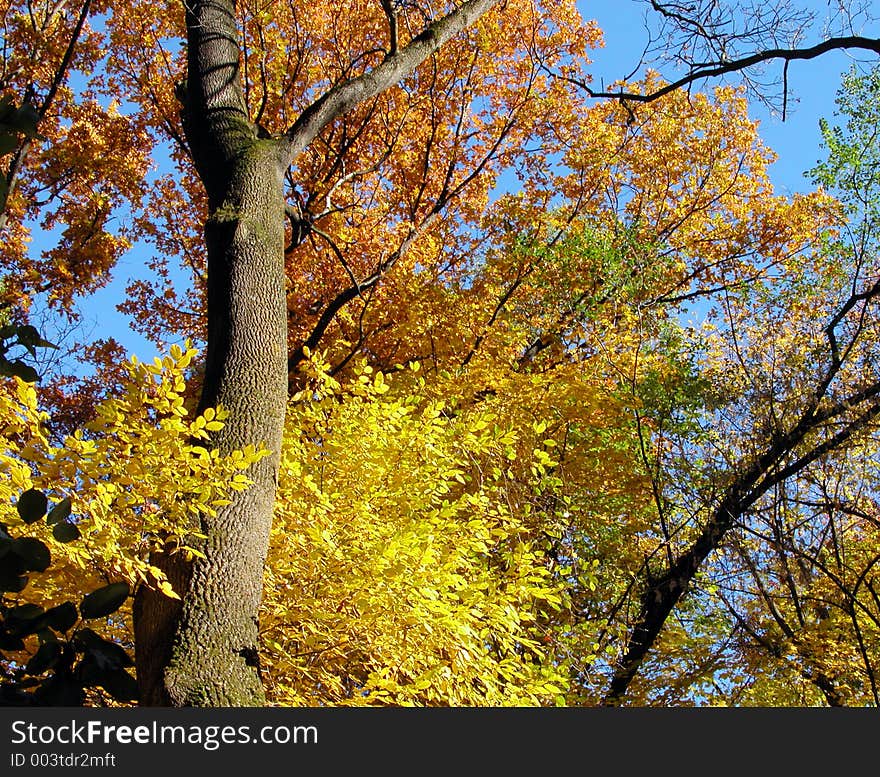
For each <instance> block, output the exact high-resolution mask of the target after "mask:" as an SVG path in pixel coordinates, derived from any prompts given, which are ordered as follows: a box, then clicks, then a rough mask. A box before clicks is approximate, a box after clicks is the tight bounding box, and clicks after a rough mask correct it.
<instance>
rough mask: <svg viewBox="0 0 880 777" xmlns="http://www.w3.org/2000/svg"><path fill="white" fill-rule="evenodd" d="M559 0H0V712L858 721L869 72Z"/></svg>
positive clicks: (878, 655)
mask: <svg viewBox="0 0 880 777" xmlns="http://www.w3.org/2000/svg"><path fill="white" fill-rule="evenodd" d="M583 5H584V4H580V6H579V5H578V4H576V3H575V2H574V1H573V0H566V1H565V2H546V3H545V2H541V1H540V0H505V1H504V2H498V0H468V1H467V2H448V3H444V2H436V3H428V2H409V1H407V2H401V3H397V2H385V1H384V0H382V2H373V1H367V0H348V1H347V2H343V3H335V4H323V5H322V4H320V3H318V4H315V3H311V4H304V3H300V2H297V1H296V0H291V2H288V3H286V4H285V3H279V2H271V3H268V4H267V3H262V4H261V3H256V2H252V0H242V1H240V2H236V3H232V2H231V1H230V0H213V1H212V2H207V0H205V1H202V0H196V2H194V3H192V4H189V5H185V4H176V3H171V4H168V5H167V6H164V7H162V8H157V7H156V6H155V4H145V3H142V2H140V1H139V0H127V2H125V3H118V4H117V3H103V2H95V1H94V0H84V2H82V3H80V4H73V5H70V4H68V3H64V2H54V0H39V1H35V0H3V11H4V12H3V17H2V18H3V22H2V25H3V27H2V29H3V32H2V34H3V40H4V47H3V49H2V51H0V154H2V156H0V166H2V173H3V176H2V187H0V208H2V222H0V229H2V231H3V241H2V244H0V273H2V276H0V315H2V317H3V320H2V321H0V375H3V377H2V378H0V461H2V463H3V467H2V469H0V592H2V598H0V682H2V684H3V689H4V696H3V698H4V699H8V700H10V703H34V704H46V703H66V704H70V703H74V704H98V703H102V704H108V703H109V704H130V703H137V702H138V701H139V702H140V703H141V704H170V705H188V706H193V705H209V706H240V705H255V704H256V705H259V704H265V703H273V704H279V705H291V706H299V705H311V706H324V705H379V706H381V705H395V706H401V705H402V706H411V705H412V706H426V705H433V706H450V705H451V706H496V705H498V706H500V705H519V706H523V705H529V706H531V705H541V706H555V705H585V706H592V705H603V704H604V705H635V706H642V705H645V706H647V705H658V706H684V705H716V706H748V705H760V706H804V705H831V706H847V705H854V706H866V705H878V704H880V695H878V694H880V690H878V682H880V678H878V675H877V672H878V669H877V664H878V661H880V570H878V566H877V565H878V562H880V533H878V530H880V515H878V499H880V496H878V494H877V489H876V487H875V483H876V482H877V477H876V475H877V472H876V467H877V461H878V456H877V449H876V448H875V447H874V446H875V445H877V443H878V440H880V437H878V434H880V429H878V417H880V373H878V367H877V365H878V352H877V351H878V348H880V330H878V318H877V315H876V302H877V300H878V298H880V266H878V245H880V232H878V229H880V205H878V202H880V200H878V197H880V191H878V185H880V177H878V173H877V159H878V156H880V145H878V141H877V136H876V125H877V118H878V114H880V70H877V69H871V68H869V67H862V68H853V70H852V71H851V72H850V73H849V74H848V75H847V77H846V78H845V79H844V82H843V84H842V85H841V90H840V92H839V94H838V101H837V110H836V112H835V113H834V114H833V115H829V117H828V119H827V120H826V121H825V122H823V125H822V134H823V138H824V148H823V149H821V150H820V153H821V157H822V158H821V160H820V161H819V162H818V163H817V164H816V166H815V167H814V168H813V170H812V171H811V176H812V180H813V182H814V185H815V189H814V191H812V192H810V193H808V194H798V195H793V196H786V195H781V194H778V193H777V192H775V191H774V189H773V186H772V185H771V182H770V179H769V176H768V167H769V165H770V164H771V163H772V161H773V160H774V158H775V154H774V151H773V150H772V149H770V148H768V147H767V146H766V145H765V144H764V142H763V141H762V139H761V136H760V128H759V126H758V124H757V122H756V121H755V120H754V119H753V118H752V117H751V116H750V113H749V102H748V99H747V98H748V95H749V91H748V88H747V87H754V86H755V84H754V82H748V83H747V84H746V85H745V86H736V85H732V84H706V85H705V88H701V90H699V91H698V90H697V89H696V88H692V89H690V90H686V89H682V88H679V87H681V86H682V85H687V84H689V83H692V82H695V81H696V80H697V79H699V78H702V77H703V76H706V75H713V74H715V71H716V70H718V68H719V67H720V68H723V71H722V72H725V73H727V72H735V71H737V70H741V69H743V68H746V67H749V66H751V65H752V64H754V62H760V61H765V60H769V59H772V58H773V56H781V55H779V52H780V51H783V52H791V51H794V48H791V47H790V46H788V47H786V46H787V45H788V44H785V45H783V43H784V42H783V41H781V40H777V41H776V45H775V46H773V47H768V46H763V47H759V48H758V49H757V51H758V52H759V54H760V55H755V56H757V57H758V58H757V59H755V60H754V62H753V61H752V60H751V59H750V58H749V57H750V56H752V55H751V54H749V53H748V51H744V50H742V49H741V48H736V47H739V46H742V45H745V44H746V43H748V45H751V42H754V40H758V39H759V36H758V33H759V32H760V29H763V30H764V33H767V32H768V28H767V27H766V24H765V25H764V27H763V28H761V24H764V22H762V21H761V20H763V19H764V17H762V16H761V17H760V18H757V17H756V18H757V21H755V20H753V21H754V22H755V24H756V25H757V27H756V28H755V30H754V33H755V36H757V37H753V38H748V36H745V35H743V36H739V35H738V33H737V32H736V30H737V29H740V28H739V27H737V25H738V24H741V23H742V21H743V17H742V16H741V15H738V14H735V15H734V16H724V15H721V16H718V15H716V11H717V8H715V6H719V4H711V5H712V6H713V9H715V10H713V12H712V14H710V15H709V17H707V18H708V21H706V23H705V25H704V26H703V27H698V26H695V23H694V22H695V19H696V18H698V15H697V14H696V11H694V9H693V8H691V9H690V10H688V9H687V8H682V7H680V4H677V3H674V4H665V3H664V4H661V3H651V4H650V5H651V6H653V8H654V10H655V11H657V12H658V13H659V14H660V16H661V17H662V18H663V19H664V20H666V22H667V24H671V25H673V27H674V30H675V31H676V34H677V35H679V36H685V38H686V39H687V40H689V41H690V43H689V44H688V46H686V47H684V48H683V49H682V52H684V54H686V55H687V56H688V57H690V59H688V60H687V61H688V62H690V65H689V68H690V69H689V70H686V73H685V76H684V78H683V80H680V82H679V81H677V80H676V78H664V77H662V76H661V75H660V74H659V73H658V72H656V71H653V70H648V71H645V72H644V73H640V74H637V75H633V76H631V77H630V78H629V79H628V80H627V81H622V82H620V83H618V84H616V85H614V86H613V88H607V89H606V88H604V87H603V88H601V89H600V88H598V87H594V86H593V85H592V83H591V80H590V52H591V51H592V50H594V49H595V47H597V46H600V45H602V33H601V30H600V29H599V28H598V26H597V25H596V24H595V23H594V22H591V21H589V19H588V18H587V17H588V16H589V8H588V7H587V8H583V7H582V6H583ZM698 5H699V4H698ZM582 11H583V15H582ZM688 14H690V15H688ZM790 18H791V20H792V24H794V27H793V28H792V29H794V28H795V27H797V28H798V29H800V27H798V24H800V23H801V22H802V21H803V20H800V21H798V19H799V17H797V16H793V17H790ZM765 21H766V20H765ZM758 22H761V24H758ZM780 35H781V32H780ZM688 36H689V37H688ZM685 38H680V40H684V39H685ZM827 40H830V41H835V42H837V43H832V44H827V45H828V47H834V46H837V47H839V46H840V45H841V44H840V43H839V41H840V40H841V38H840V36H836V35H831V36H829V38H828V39H827ZM871 41H872V39H869V38H863V37H861V36H859V38H858V43H857V45H858V47H859V48H861V49H864V50H868V51H876V49H875V48H872V45H869V44H871ZM697 42H701V43H700V45H706V46H709V48H710V50H711V52H714V54H715V55H716V58H717V59H718V63H716V64H712V63H713V61H714V60H712V59H709V58H706V59H705V60H704V62H703V64H702V65H699V64H696V65H695V64H694V62H699V60H698V59H697V58H696V55H697V54H698V53H699V52H700V51H702V49H699V47H698V46H697ZM817 45H820V44H817ZM823 45H824V44H823ZM853 45H856V44H853ZM712 47H714V48H712ZM719 47H720V48H719ZM801 51H808V52H811V51H812V49H809V48H805V47H802V48H801ZM768 52H769V53H768ZM774 52H775V54H774ZM684 54H683V56H684ZM771 55H772V56H771ZM786 56H787V55H786ZM786 56H782V59H786ZM728 62H729V63H731V66H730V67H727V66H726V63H728ZM785 88H786V89H787V83H786V84H785ZM128 256H138V257H145V259H144V266H143V268H142V271H140V272H139V273H138V275H137V277H136V278H133V279H131V280H130V282H129V284H128V287H127V289H126V293H125V296H124V298H121V299H120V300H119V310H120V311H122V312H124V313H126V314H128V315H129V316H130V317H131V321H132V325H133V327H134V328H136V329H137V331H139V332H140V333H141V334H142V335H144V336H145V337H146V338H148V339H149V340H150V341H151V342H152V343H153V344H154V345H155V347H156V349H157V351H158V352H159V353H160V356H158V357H157V358H156V359H155V360H153V361H140V360H138V358H137V356H136V355H128V354H125V352H124V349H123V348H122V347H121V346H120V344H119V343H118V342H116V340H114V338H113V336H112V332H106V331H100V332H97V335H98V337H97V338H95V337H91V338H90V336H89V335H88V333H87V332H85V331H84V329H83V327H82V326H81V311H80V306H83V305H86V304H88V300H89V297H90V295H91V294H92V293H93V292H95V291H96V290H98V289H101V288H103V287H105V286H107V285H108V284H109V283H110V281H111V279H112V278H113V277H114V273H118V272H119V268H120V263H121V262H122V261H123V259H124V258H125V257H128ZM49 316H53V317H55V319H56V320H59V321H63V322H64V326H65V327H67V328H69V331H70V335H69V336H67V337H66V338H65V341H60V340H59V338H55V337H53V338H52V340H53V341H54V340H59V342H50V341H49V340H48V339H45V336H46V335H45V333H43V328H44V324H45V323H46V322H47V320H48V318H47V317H49ZM875 335H878V337H875ZM73 602H79V605H78V606H77V605H75V604H73ZM77 607H78V608H77Z"/></svg>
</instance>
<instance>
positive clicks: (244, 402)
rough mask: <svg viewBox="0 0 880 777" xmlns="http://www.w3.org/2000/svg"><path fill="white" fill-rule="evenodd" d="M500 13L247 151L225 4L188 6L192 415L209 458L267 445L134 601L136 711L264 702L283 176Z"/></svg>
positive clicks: (441, 35)
mask: <svg viewBox="0 0 880 777" xmlns="http://www.w3.org/2000/svg"><path fill="white" fill-rule="evenodd" d="M498 2H499V0H468V2H465V3H462V4H461V5H460V6H459V7H458V8H457V9H456V10H454V11H452V12H451V13H450V14H449V15H447V16H446V17H443V18H442V19H439V20H438V21H436V22H435V23H433V24H432V25H431V26H429V27H428V28H427V29H426V30H425V32H424V33H423V34H422V35H420V36H418V37H417V38H415V39H414V40H413V41H411V42H410V43H409V44H407V45H406V46H404V47H403V48H401V49H399V50H398V51H397V52H396V53H395V54H393V55H391V56H389V57H388V58H386V60H385V62H383V63H382V64H381V65H379V66H378V67H377V68H375V70H373V71H371V72H370V73H367V74H365V75H363V76H360V77H358V78H354V79H351V80H350V81H347V82H345V83H343V84H340V85H339V86H337V87H336V88H334V89H331V90H330V91H329V92H328V93H327V94H326V95H325V96H324V97H322V98H320V99H318V100H317V101H316V102H315V103H314V105H313V106H311V108H309V109H307V110H306V111H305V112H304V113H303V115H302V117H301V119H300V120H299V121H298V122H296V123H295V124H294V126H293V127H291V129H290V130H289V131H288V132H287V133H286V134H285V135H284V136H282V137H280V138H277V139H259V138H258V137H257V133H256V130H255V128H254V127H253V125H252V124H251V123H250V121H249V119H248V115H247V110H246V106H245V101H244V95H243V91H242V86H241V79H240V73H239V42H238V30H237V28H236V24H235V11H234V5H233V2H232V0H191V2H189V3H188V4H187V6H186V9H187V10H186V19H187V44H188V49H187V51H188V79H187V85H186V89H185V94H184V95H183V97H184V114H183V115H184V127H185V131H186V135H187V141H188V144H189V147H190V150H191V152H192V156H193V161H194V163H195V166H196V170H197V172H198V174H199V177H200V178H201V180H202V183H203V184H204V187H205V191H206V193H207V196H208V206H209V211H210V216H209V218H208V222H207V224H206V225H205V242H206V246H207V251H208V279H207V288H208V350H207V355H206V367H205V379H204V384H203V391H202V397H201V401H200V408H202V409H203V408H207V407H214V406H216V405H218V404H219V405H222V406H223V407H224V408H225V409H226V410H228V411H229V417H228V419H227V421H226V424H225V426H224V428H223V430H222V431H220V432H218V433H216V434H215V435H214V437H213V438H212V440H211V444H212V445H213V446H214V447H215V448H217V449H218V450H220V451H221V452H229V451H232V450H235V449H239V448H243V447H244V446H246V445H254V446H261V445H262V446H266V447H267V448H268V449H269V451H270V452H271V455H269V456H267V457H266V458H264V459H262V460H261V461H259V462H258V463H256V464H255V465H254V466H253V467H251V469H250V470H249V472H248V475H249V477H250V478H251V480H252V481H253V484H252V485H251V486H250V487H249V488H248V489H247V490H246V491H243V492H235V493H233V494H231V495H230V499H231V504H229V505H228V506H227V507H224V508H223V509H222V510H220V511H219V513H218V515H217V516H216V517H214V518H211V519H205V520H204V521H203V522H202V525H201V527H200V529H201V532H202V533H203V534H204V535H206V537H207V539H205V540H204V542H203V543H202V544H201V545H200V549H201V551H202V552H203V553H204V558H200V559H198V560H196V561H195V562H194V563H193V564H192V565H188V564H183V563H181V561H180V557H179V556H174V555H171V556H166V557H165V558H163V559H160V560H159V561H158V562H157V563H158V564H159V566H161V567H162V568H165V569H166V570H168V573H169V576H170V577H171V579H172V583H173V584H175V587H176V589H178V590H179V592H180V593H181V595H182V603H181V604H175V603H169V601H168V600H166V599H164V598H163V597H161V596H158V595H156V594H155V593H153V592H150V591H148V590H146V589H143V590H142V591H140V592H139V594H138V596H137V598H136V602H135V619H136V622H135V635H136V644H135V652H136V657H137V659H136V662H137V668H138V683H139V685H140V689H141V698H142V703H143V704H170V705H174V706H230V707H237V706H252V705H260V704H263V703H264V702H265V696H264V692H263V688H262V683H261V680H260V671H259V645H258V621H257V617H258V612H259V607H260V599H261V594H262V586H263V567H264V564H265V560H266V554H267V551H268V544H269V532H270V528H271V522H272V512H273V505H274V500H275V491H276V485H277V477H278V461H279V455H280V450H281V437H282V432H283V427H284V412H285V408H286V403H287V315H286V312H287V308H286V297H285V274H284V220H285V216H284V189H283V179H284V173H285V171H286V169H287V167H288V166H289V165H290V163H291V162H292V161H293V159H294V157H295V156H297V155H298V154H299V153H300V152H301V151H302V150H303V149H304V148H305V147H306V146H307V145H308V143H309V142H310V141H311V140H312V139H313V138H314V137H315V136H316V135H317V133H318V132H320V130H321V128H322V127H324V126H326V125H327V124H328V123H329V122H330V121H332V120H333V119H335V118H337V117H338V116H341V115H342V114H343V113H345V112H347V111H349V110H351V109H352V108H353V107H355V106H356V105H358V104H359V103H360V102H362V101H363V100H366V99H369V98H371V97H373V96H375V95H376V94H378V93H379V92H381V91H383V90H384V89H387V88H389V87H391V86H393V85H394V84H395V83H397V82H398V81H399V80H400V78H402V77H403V76H405V75H407V74H408V73H409V72H411V71H412V70H413V69H414V68H415V67H416V66H417V65H418V64H419V63H421V62H422V61H424V60H425V59H426V58H427V57H429V56H430V55H431V54H432V53H433V52H434V51H436V50H437V49H438V48H439V47H440V46H441V45H442V44H443V43H444V42H445V41H447V40H448V39H449V38H450V37H451V36H452V35H454V34H455V33H457V32H460V31H461V30H463V29H464V28H465V27H466V26H467V25H469V24H471V23H472V22H473V21H475V20H476V19H477V18H478V17H479V16H480V15H481V14H482V13H484V12H485V11H487V10H488V9H490V8H491V7H492V6H494V5H496V4H498Z"/></svg>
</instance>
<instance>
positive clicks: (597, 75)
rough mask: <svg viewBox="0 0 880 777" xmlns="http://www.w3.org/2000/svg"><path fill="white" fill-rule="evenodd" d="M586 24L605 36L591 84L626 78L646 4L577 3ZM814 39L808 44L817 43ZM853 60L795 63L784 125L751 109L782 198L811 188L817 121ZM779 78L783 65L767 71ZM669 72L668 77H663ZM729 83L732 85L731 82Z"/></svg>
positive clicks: (628, 0)
mask: <svg viewBox="0 0 880 777" xmlns="http://www.w3.org/2000/svg"><path fill="white" fill-rule="evenodd" d="M796 5H797V6H799V7H802V6H812V7H814V8H815V9H816V10H817V11H819V12H823V11H825V10H827V6H828V4H827V3H825V2H817V1H816V0H812V1H811V2H799V3H796ZM578 7H579V8H580V10H581V14H582V15H583V16H584V18H588V19H589V18H592V19H595V20H596V21H597V22H598V23H599V26H600V27H601V28H602V30H603V32H604V33H605V44H606V45H605V48H604V49H601V50H598V51H596V52H595V53H594V56H593V61H594V65H593V68H592V72H593V78H594V83H596V84H598V83H600V82H601V81H600V79H604V81H605V83H609V82H611V81H614V80H616V79H617V78H620V77H622V76H624V75H627V74H628V73H629V72H630V71H631V70H632V69H633V67H634V66H635V64H636V63H637V62H638V59H639V56H640V54H641V52H642V49H643V48H644V46H645V43H646V42H647V33H646V32H645V29H644V13H645V8H646V7H647V3H645V2H643V1H641V2H640V0H578ZM818 40H819V38H818V37H816V38H813V39H811V41H810V42H818ZM852 62H853V60H852V58H851V56H850V55H848V54H845V53H842V52H830V53H828V54H825V55H823V56H821V57H819V58H817V59H813V60H807V61H802V62H793V63H792V64H791V65H790V67H789V71H788V81H789V101H788V110H787V112H786V120H785V122H784V123H783V121H782V119H781V117H779V116H773V115H770V113H769V112H768V111H767V110H766V109H765V108H764V107H763V106H762V105H759V104H754V105H753V106H752V109H751V113H752V115H753V117H754V118H755V119H758V120H759V121H760V134H761V137H762V138H763V140H764V142H765V143H767V145H769V146H770V147H771V148H772V149H773V150H774V151H776V153H777V154H778V155H779V159H778V160H777V162H776V163H775V164H774V165H773V167H772V168H771V170H770V175H771V179H772V180H773V183H774V186H776V188H777V190H778V191H779V192H780V193H782V194H790V193H793V192H798V191H800V192H802V191H807V190H808V189H810V188H812V187H811V186H810V183H809V181H808V179H806V178H805V177H804V176H803V173H804V171H805V170H808V169H809V168H811V167H812V166H813V165H815V163H816V161H817V160H818V159H819V156H820V148H819V142H820V138H821V135H820V133H819V119H820V118H822V117H826V118H829V119H830V118H832V113H833V110H834V98H835V96H836V93H837V89H838V87H839V86H840V76H841V74H842V73H843V72H845V71H846V70H848V69H849V67H850V65H851V64H852ZM770 67H771V68H772V67H775V68H777V70H778V71H780V72H781V67H782V66H781V64H779V65H771V66H770ZM667 72H668V71H667ZM730 83H736V79H735V77H733V78H732V79H731V81H730Z"/></svg>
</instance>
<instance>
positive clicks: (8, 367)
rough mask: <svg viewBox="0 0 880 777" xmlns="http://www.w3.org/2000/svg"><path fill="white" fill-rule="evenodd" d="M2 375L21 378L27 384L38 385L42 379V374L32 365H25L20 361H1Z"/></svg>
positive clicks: (0, 370)
mask: <svg viewBox="0 0 880 777" xmlns="http://www.w3.org/2000/svg"><path fill="white" fill-rule="evenodd" d="M0 375H6V376H9V377H16V378H21V379H22V380H23V381H24V382H25V383H36V382H37V381H38V380H39V379H40V374H39V373H38V372H37V371H36V370H35V369H34V368H33V367H31V365H30V364H25V363H24V362H23V361H21V360H20V359H16V360H15V361H8V360H6V359H0Z"/></svg>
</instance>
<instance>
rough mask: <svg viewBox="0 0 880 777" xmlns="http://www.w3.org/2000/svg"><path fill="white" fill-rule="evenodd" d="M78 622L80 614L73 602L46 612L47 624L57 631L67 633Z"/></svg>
mask: <svg viewBox="0 0 880 777" xmlns="http://www.w3.org/2000/svg"><path fill="white" fill-rule="evenodd" d="M77 620H79V612H77V609H76V605H74V603H73V602H64V604H59V605H58V606H57V607H52V608H51V609H49V610H46V615H45V622H46V623H48V624H49V625H50V626H51V627H52V628H53V629H55V631H60V632H65V631H67V630H68V629H69V628H70V627H71V626H73V624H74V623H76V622H77Z"/></svg>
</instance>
